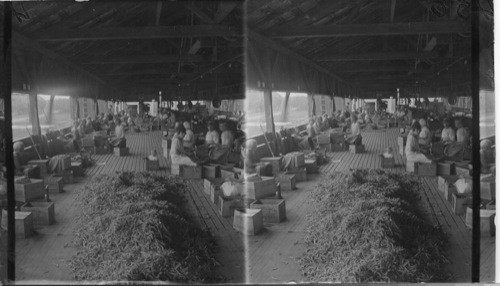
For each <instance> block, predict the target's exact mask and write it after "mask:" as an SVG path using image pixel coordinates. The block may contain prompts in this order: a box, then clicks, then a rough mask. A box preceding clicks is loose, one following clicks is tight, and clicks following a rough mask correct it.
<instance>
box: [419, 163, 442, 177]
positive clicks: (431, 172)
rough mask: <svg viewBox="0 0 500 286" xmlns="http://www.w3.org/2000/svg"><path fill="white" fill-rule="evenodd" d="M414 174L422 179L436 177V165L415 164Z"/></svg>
mask: <svg viewBox="0 0 500 286" xmlns="http://www.w3.org/2000/svg"><path fill="white" fill-rule="evenodd" d="M415 174H417V175H419V176H422V177H431V176H436V175H437V165H436V163H415Z"/></svg>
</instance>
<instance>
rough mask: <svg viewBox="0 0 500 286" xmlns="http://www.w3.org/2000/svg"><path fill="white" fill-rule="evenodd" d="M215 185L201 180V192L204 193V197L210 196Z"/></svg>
mask: <svg viewBox="0 0 500 286" xmlns="http://www.w3.org/2000/svg"><path fill="white" fill-rule="evenodd" d="M215 188H216V186H215V183H214V182H212V181H211V180H209V179H203V192H205V195H208V196H209V195H210V194H211V193H212V189H215Z"/></svg>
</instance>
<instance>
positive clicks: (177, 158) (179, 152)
mask: <svg viewBox="0 0 500 286" xmlns="http://www.w3.org/2000/svg"><path fill="white" fill-rule="evenodd" d="M185 135H186V128H184V126H182V125H180V126H178V127H177V128H176V129H175V134H174V137H173V138H172V146H171V149H170V158H171V160H172V164H174V165H188V166H196V163H195V162H194V161H193V160H191V158H189V157H188V156H186V153H185V152H184V145H183V142H182V141H183V138H184V136H185Z"/></svg>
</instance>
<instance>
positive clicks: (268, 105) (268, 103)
mask: <svg viewBox="0 0 500 286" xmlns="http://www.w3.org/2000/svg"><path fill="white" fill-rule="evenodd" d="M264 111H265V113H266V131H267V132H271V133H272V134H274V133H275V126H274V116H273V91H272V90H271V89H270V88H267V89H266V90H264Z"/></svg>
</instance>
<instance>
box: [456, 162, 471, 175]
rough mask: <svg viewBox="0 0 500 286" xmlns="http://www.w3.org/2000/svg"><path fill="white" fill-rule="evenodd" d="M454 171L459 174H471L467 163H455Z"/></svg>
mask: <svg viewBox="0 0 500 286" xmlns="http://www.w3.org/2000/svg"><path fill="white" fill-rule="evenodd" d="M455 173H456V174H457V175H459V176H471V175H472V174H471V170H470V169H469V165H468V164H455Z"/></svg>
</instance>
